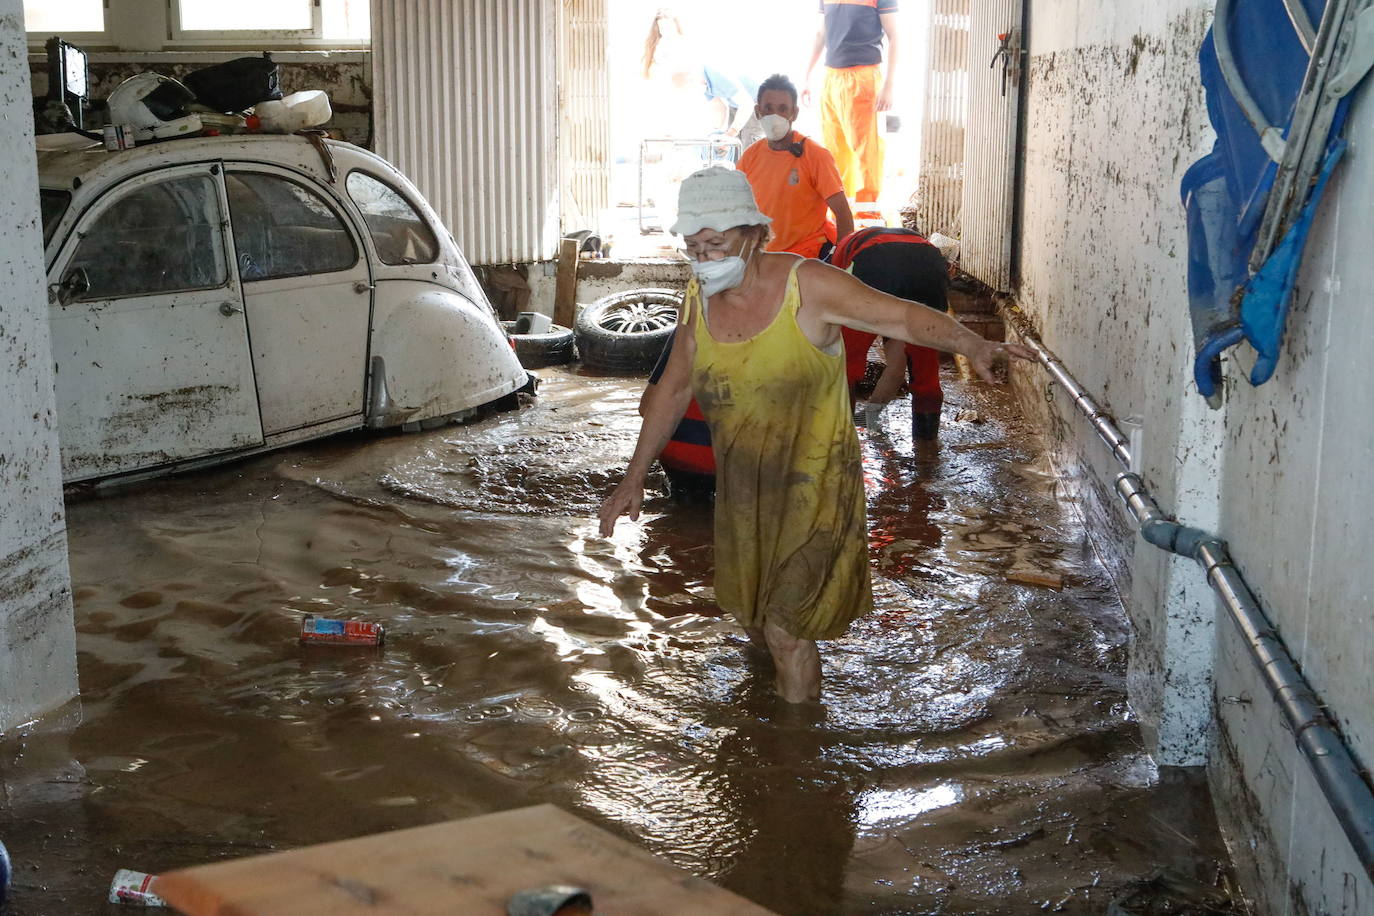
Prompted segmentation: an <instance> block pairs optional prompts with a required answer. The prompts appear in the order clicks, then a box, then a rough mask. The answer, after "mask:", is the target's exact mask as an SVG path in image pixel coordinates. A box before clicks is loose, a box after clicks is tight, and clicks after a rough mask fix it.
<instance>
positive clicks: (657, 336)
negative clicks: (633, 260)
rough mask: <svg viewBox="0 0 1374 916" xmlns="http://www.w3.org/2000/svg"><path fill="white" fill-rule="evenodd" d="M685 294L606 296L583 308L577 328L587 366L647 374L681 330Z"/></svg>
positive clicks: (654, 291) (633, 292) (657, 292)
mask: <svg viewBox="0 0 1374 916" xmlns="http://www.w3.org/2000/svg"><path fill="white" fill-rule="evenodd" d="M681 307H682V293H679V292H677V291H676V290H671V289H632V290H629V291H627V292H623V293H613V294H611V295H609V296H603V297H602V298H600V299H598V300H596V301H595V302H593V303H592V304H591V305H589V306H587V307H586V308H584V309H583V310H582V313H581V314H579V315H578V316H577V322H576V324H575V326H574V328H573V330H574V333H575V335H576V338H577V352H578V353H579V354H580V356H581V358H582V364H583V365H584V366H587V367H588V368H591V369H605V370H609V371H611V372H648V371H650V370H651V369H653V367H654V363H656V362H657V361H658V357H659V354H660V353H662V352H663V347H664V346H665V345H666V344H667V343H668V338H670V337H672V336H673V329H674V328H675V327H677V314H678V309H679V308H681Z"/></svg>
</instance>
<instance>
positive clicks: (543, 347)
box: [501, 321, 573, 369]
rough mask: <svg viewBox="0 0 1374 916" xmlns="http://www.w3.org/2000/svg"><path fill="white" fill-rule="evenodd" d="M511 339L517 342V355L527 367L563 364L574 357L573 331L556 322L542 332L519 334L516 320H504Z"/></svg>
mask: <svg viewBox="0 0 1374 916" xmlns="http://www.w3.org/2000/svg"><path fill="white" fill-rule="evenodd" d="M501 327H503V328H505V329H506V333H507V334H509V335H510V339H511V340H513V341H514V342H515V356H516V358H517V359H519V360H520V365H522V366H524V367H525V368H526V369H543V368H544V367H546V366H561V365H563V364H564V363H570V362H572V359H573V332H572V329H571V328H565V327H563V326H562V325H561V324H556V325H554V326H553V327H551V328H550V329H549V330H547V331H544V332H543V333H542V334H517V333H515V322H514V321H503V322H501Z"/></svg>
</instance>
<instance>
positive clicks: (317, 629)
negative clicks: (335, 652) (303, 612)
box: [301, 614, 386, 646]
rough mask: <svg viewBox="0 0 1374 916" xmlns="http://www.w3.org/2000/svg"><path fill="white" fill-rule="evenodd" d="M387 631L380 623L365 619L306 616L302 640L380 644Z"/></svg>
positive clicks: (307, 641) (328, 642)
mask: <svg viewBox="0 0 1374 916" xmlns="http://www.w3.org/2000/svg"><path fill="white" fill-rule="evenodd" d="M385 636H386V631H385V630H383V629H382V625H381V624H380V623H367V622H366V621H363V620H330V619H329V618H328V617H316V616H315V615H314V614H309V615H307V616H306V618H305V620H304V621H302V622H301V642H306V643H325V644H328V645H336V646H380V645H381V644H382V639H383V638H384V637H385Z"/></svg>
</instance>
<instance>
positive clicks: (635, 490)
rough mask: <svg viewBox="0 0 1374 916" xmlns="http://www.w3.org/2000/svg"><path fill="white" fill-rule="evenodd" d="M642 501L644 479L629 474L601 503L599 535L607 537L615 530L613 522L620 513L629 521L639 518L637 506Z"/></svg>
mask: <svg viewBox="0 0 1374 916" xmlns="http://www.w3.org/2000/svg"><path fill="white" fill-rule="evenodd" d="M643 502H644V481H643V479H642V478H641V479H638V480H636V479H633V478H631V476H630V475H629V474H626V475H625V479H624V480H622V481H621V482H620V485H619V486H617V487H616V488H615V489H614V490H612V491H611V495H610V496H607V497H606V500H605V501H604V502H603V503H602V504H601V511H600V512H599V513H598V515H599V517H600V518H601V536H602V537H603V538H608V537H610V536H611V534H612V532H614V531H615V523H616V521H617V520H618V519H619V518H620V516H622V515H628V516H629V517H630V520H631V521H636V520H638V519H639V507H640V505H641V504H643Z"/></svg>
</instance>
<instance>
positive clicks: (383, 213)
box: [347, 172, 439, 264]
mask: <svg viewBox="0 0 1374 916" xmlns="http://www.w3.org/2000/svg"><path fill="white" fill-rule="evenodd" d="M347 185H348V196H349V197H351V198H353V202H354V203H355V204H357V205H358V209H359V210H361V211H363V219H364V220H366V221H367V231H368V234H369V235H371V236H372V244H373V245H375V246H376V247H377V257H379V258H381V259H382V263H384V264H428V263H429V262H430V261H433V260H434V259H435V258H437V257H439V242H438V241H437V240H436V239H435V238H434V233H433V232H431V231H430V228H429V226H428V225H427V224H426V223H425V221H424V220H423V219H422V218H421V217H420V214H419V213H417V212H415V208H414V207H412V206H411V205H410V201H408V200H406V199H405V198H404V197H403V196H401V192H400V191H397V190H396V189H395V188H393V187H392V186H391V185H389V184H387V183H386V182H384V181H381V180H380V179H377V178H373V177H372V176H371V175H368V174H366V173H365V172H350V173H349V175H348V181H347Z"/></svg>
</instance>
